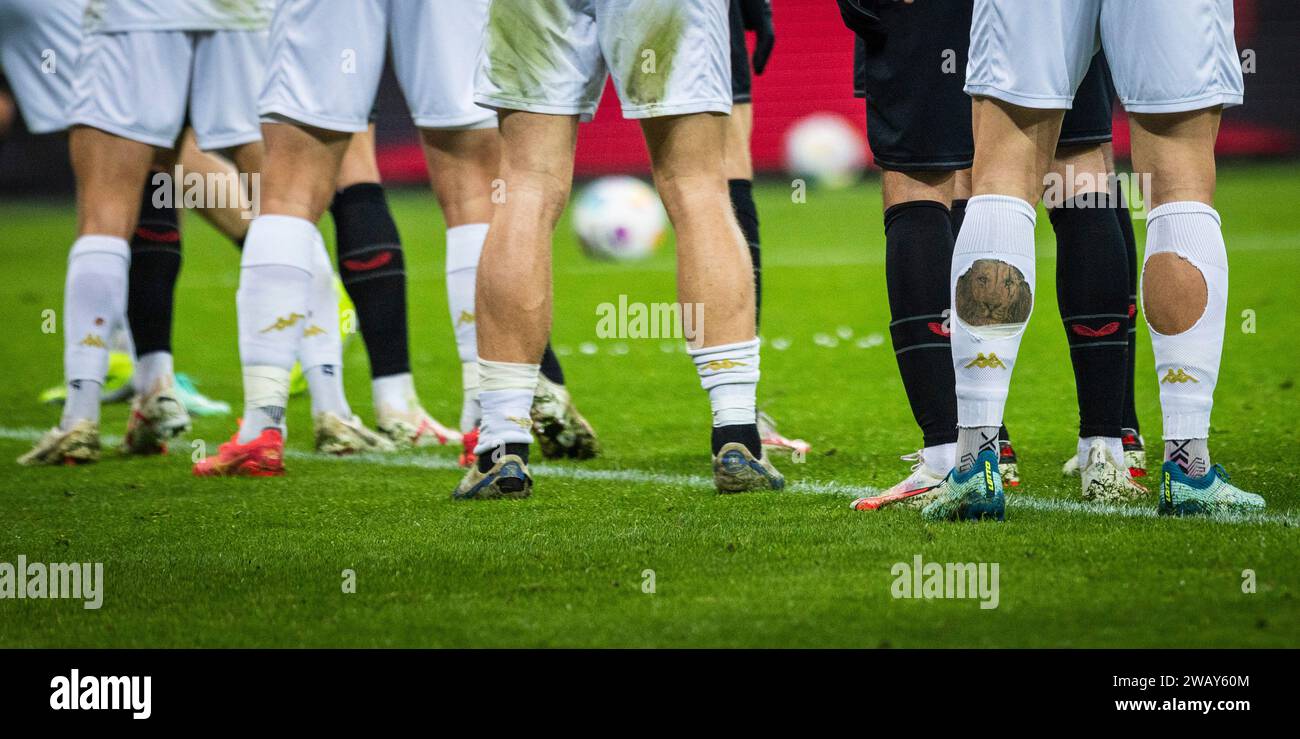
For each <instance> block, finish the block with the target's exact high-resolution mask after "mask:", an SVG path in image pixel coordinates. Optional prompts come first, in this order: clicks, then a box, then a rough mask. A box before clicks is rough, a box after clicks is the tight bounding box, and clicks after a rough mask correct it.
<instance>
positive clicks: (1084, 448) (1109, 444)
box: [1078, 436, 1128, 469]
mask: <svg viewBox="0 0 1300 739" xmlns="http://www.w3.org/2000/svg"><path fill="white" fill-rule="evenodd" d="M1098 439H1100V440H1101V441H1102V442H1104V443H1105V444H1106V451H1107V452H1108V453H1109V454H1110V456H1111V458H1112V459H1114V460H1115V464H1118V465H1119V466H1120V467H1121V468H1123V469H1128V465H1126V464H1124V441H1123V439H1120V438H1119V437H1118V436H1114V437H1111V436H1081V437H1079V447H1078V460H1079V469H1083V468H1084V467H1087V466H1088V450H1089V449H1091V448H1092V442H1094V441H1097V440H1098Z"/></svg>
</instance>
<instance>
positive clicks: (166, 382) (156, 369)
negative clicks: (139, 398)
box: [131, 351, 175, 395]
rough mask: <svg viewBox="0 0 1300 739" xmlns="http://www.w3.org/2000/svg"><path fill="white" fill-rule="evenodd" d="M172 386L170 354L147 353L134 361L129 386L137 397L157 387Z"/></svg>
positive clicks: (173, 378) (159, 352) (161, 352)
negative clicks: (133, 389)
mask: <svg viewBox="0 0 1300 739" xmlns="http://www.w3.org/2000/svg"><path fill="white" fill-rule="evenodd" d="M174 384H175V372H174V369H173V367H172V353H171V352H166V351H157V352H149V353H148V354H146V355H144V356H143V357H139V358H137V359H136V360H135V372H134V374H132V375H131V386H132V387H133V388H135V392H136V394H137V395H144V394H146V393H149V392H152V391H153V390H154V389H155V388H157V387H171V386H172V385H174Z"/></svg>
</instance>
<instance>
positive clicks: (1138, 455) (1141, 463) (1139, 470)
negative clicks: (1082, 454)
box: [1061, 429, 1147, 478]
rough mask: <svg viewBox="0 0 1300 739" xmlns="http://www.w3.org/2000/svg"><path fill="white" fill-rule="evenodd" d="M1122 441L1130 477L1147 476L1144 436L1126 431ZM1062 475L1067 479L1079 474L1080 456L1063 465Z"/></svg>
mask: <svg viewBox="0 0 1300 739" xmlns="http://www.w3.org/2000/svg"><path fill="white" fill-rule="evenodd" d="M1121 441H1122V442H1123V444H1124V464H1125V465H1127V466H1128V474H1129V476H1130V477H1133V478H1138V477H1146V476H1147V450H1146V442H1145V441H1143V439H1142V436H1141V435H1140V434H1139V433H1138V432H1136V431H1134V430H1133V429H1124V431H1123V436H1122V437H1121ZM1061 474H1062V475H1064V476H1066V477H1073V476H1075V475H1077V474H1079V455H1078V454H1071V455H1070V458H1069V459H1067V460H1065V464H1063V465H1061Z"/></svg>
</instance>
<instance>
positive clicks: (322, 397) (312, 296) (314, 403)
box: [298, 232, 395, 455]
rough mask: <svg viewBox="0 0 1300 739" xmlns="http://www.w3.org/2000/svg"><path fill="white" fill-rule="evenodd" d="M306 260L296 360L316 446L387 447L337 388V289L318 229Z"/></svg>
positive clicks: (345, 450)
mask: <svg viewBox="0 0 1300 739" xmlns="http://www.w3.org/2000/svg"><path fill="white" fill-rule="evenodd" d="M311 260H312V262H311V270H312V279H311V289H310V292H309V294H308V299H307V320H306V323H305V326H304V328H303V332H302V342H301V344H300V345H299V349H298V362H299V364H301V365H302V371H303V375H304V376H305V377H306V378H307V387H308V391H309V392H310V394H311V411H312V425H313V426H314V428H315V437H316V451H318V452H321V453H323V454H338V455H342V454H357V453H363V452H389V451H392V450H393V449H394V448H395V447H394V446H393V443H392V442H391V441H390V440H389V439H388V438H386V437H384V436H382V435H380V434H377V433H375V432H373V431H371V430H369V429H367V428H366V427H365V426H364V425H362V423H361V419H360V418H358V417H357V416H356V415H354V414H353V413H352V408H351V407H350V406H349V405H348V400H347V395H346V393H345V392H344V389H343V337H342V333H341V328H340V324H339V301H338V296H339V294H338V291H337V290H336V288H335V278H334V268H333V266H332V265H331V264H330V257H329V252H328V251H327V250H326V249H325V241H324V240H323V239H322V238H321V236H320V233H319V232H317V234H316V238H315V240H314V242H313V244H312V253H311Z"/></svg>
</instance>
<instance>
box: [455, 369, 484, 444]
mask: <svg viewBox="0 0 1300 739" xmlns="http://www.w3.org/2000/svg"><path fill="white" fill-rule="evenodd" d="M460 386H461V392H463V393H464V396H463V399H462V401H461V404H460V430H461V433H469V432H470V431H471V430H473V429H474V428H475V427H477V426H478V425H479V423H480V422H481V421H482V420H483V406H482V405H480V404H479V397H478V394H479V381H478V360H477V359H475V360H474V361H472V362H462V363H461V365H460Z"/></svg>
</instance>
